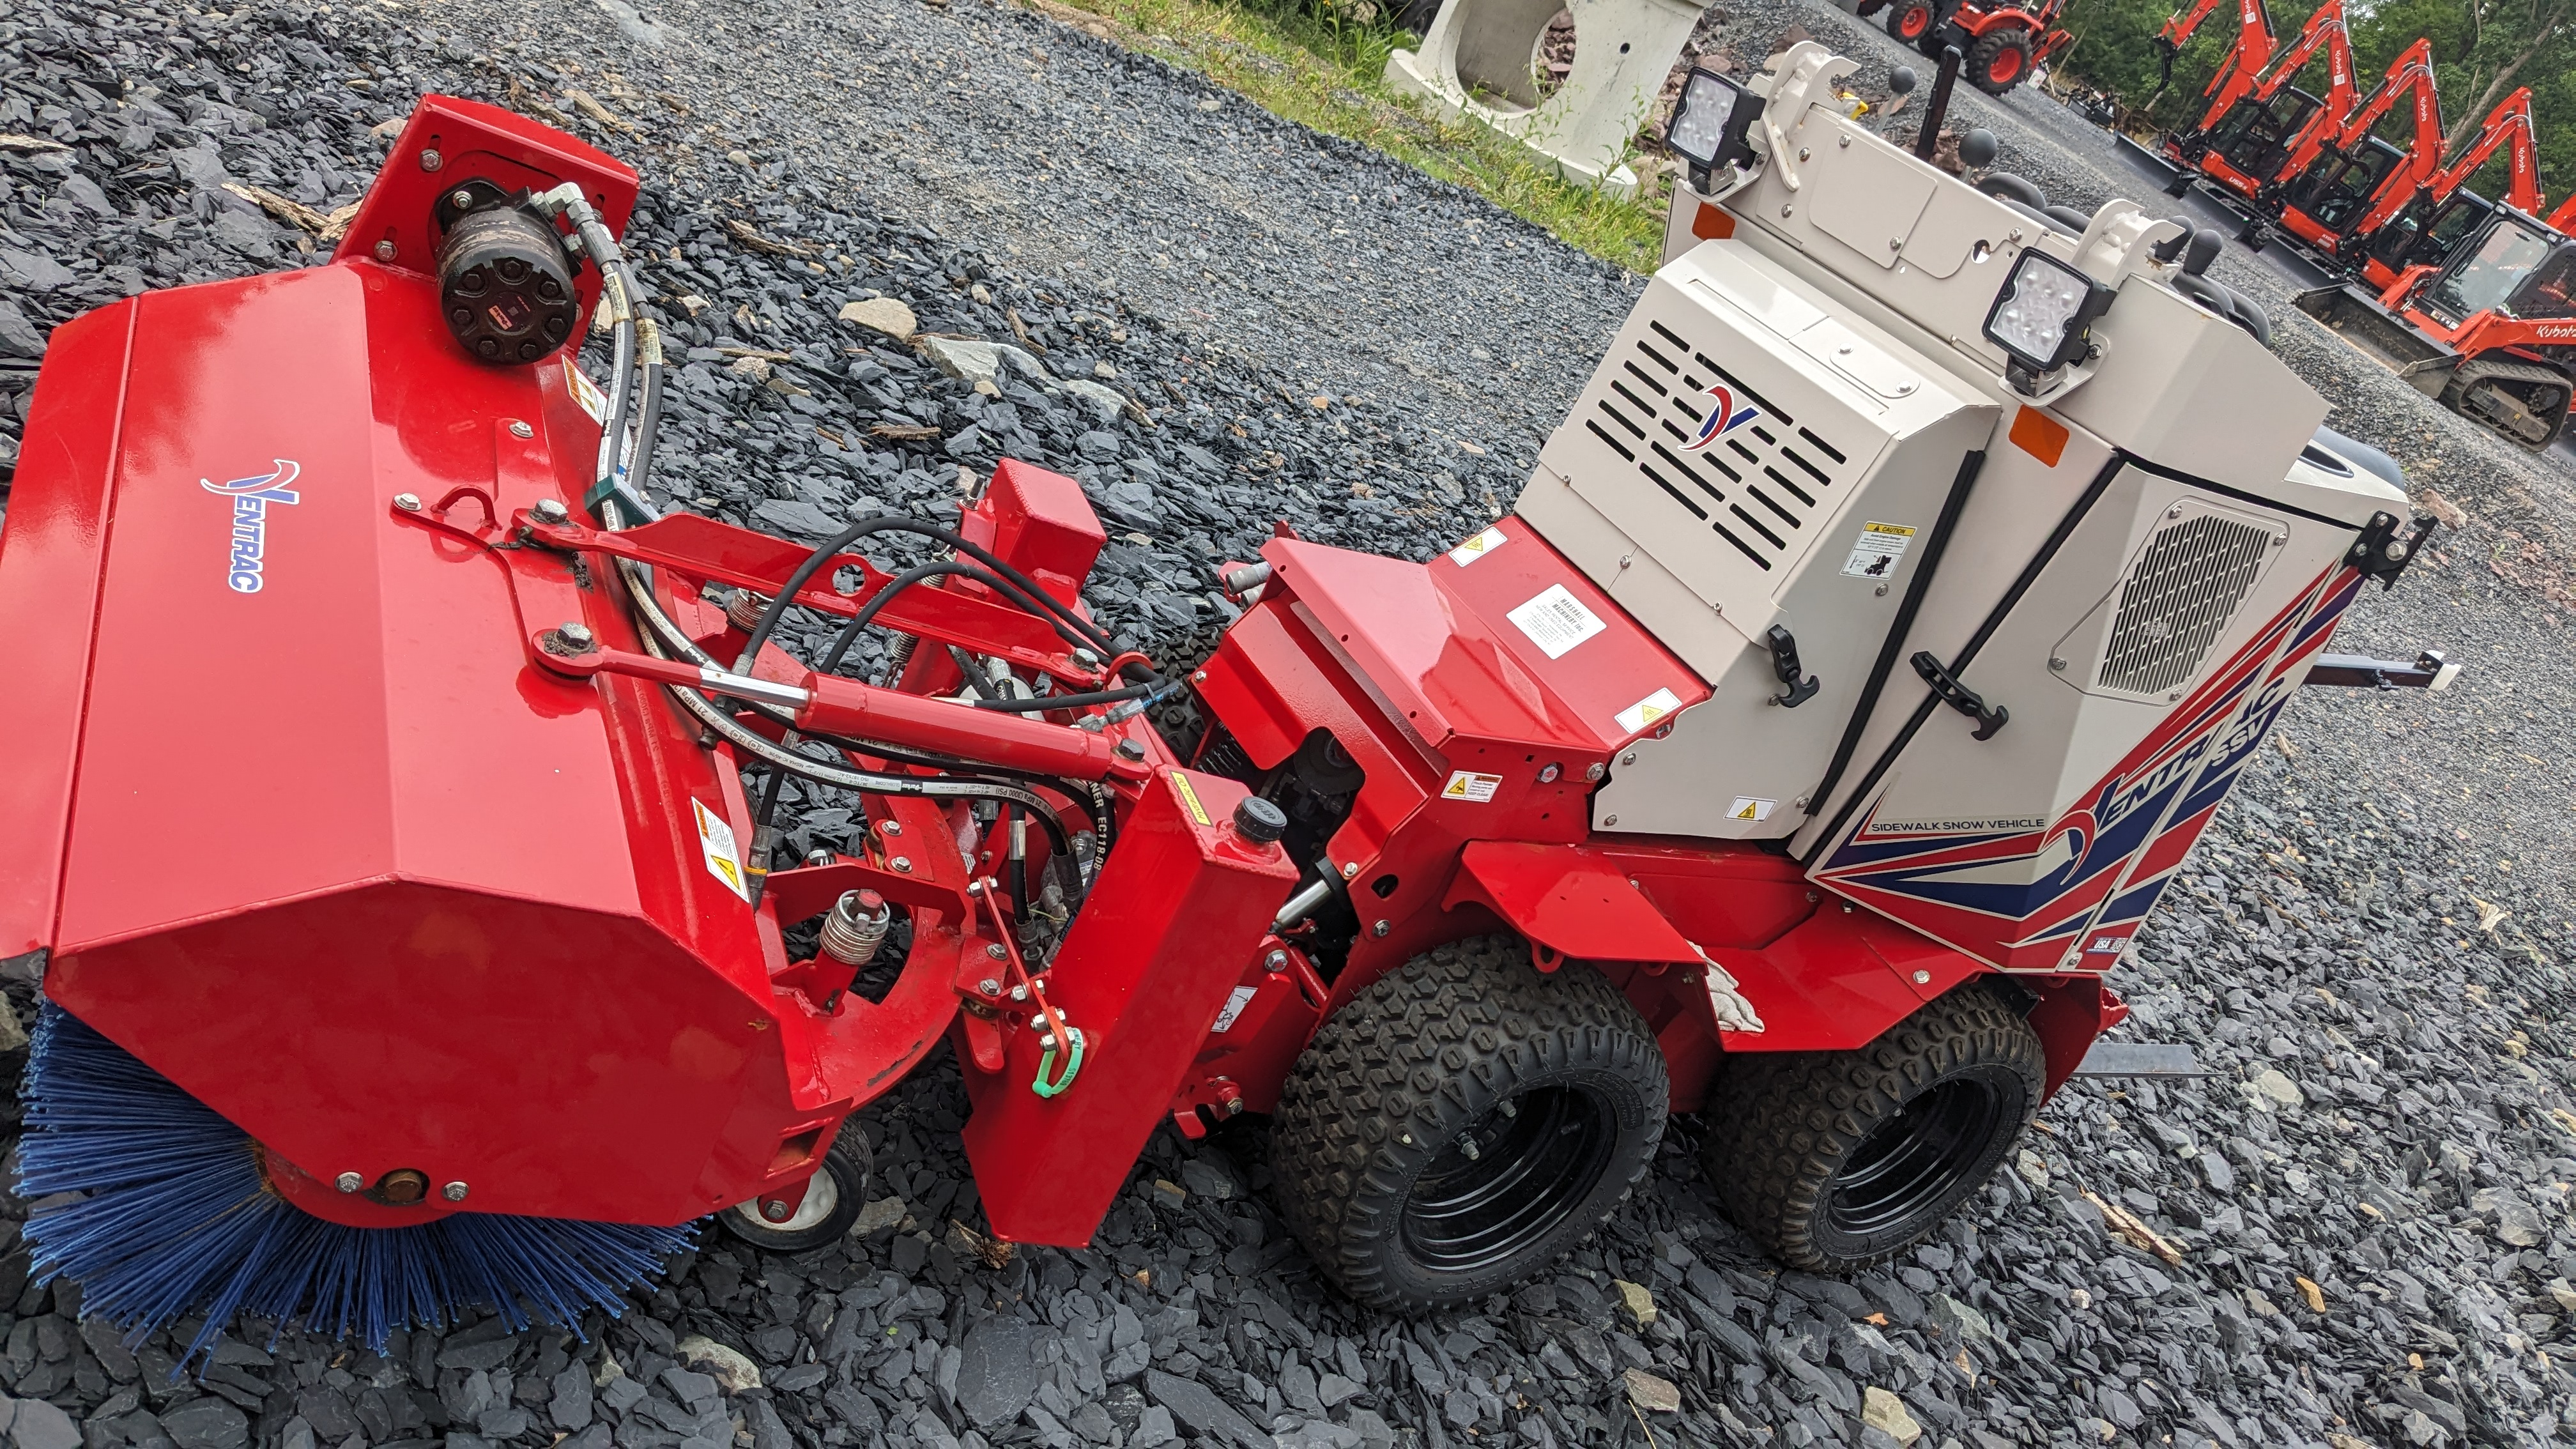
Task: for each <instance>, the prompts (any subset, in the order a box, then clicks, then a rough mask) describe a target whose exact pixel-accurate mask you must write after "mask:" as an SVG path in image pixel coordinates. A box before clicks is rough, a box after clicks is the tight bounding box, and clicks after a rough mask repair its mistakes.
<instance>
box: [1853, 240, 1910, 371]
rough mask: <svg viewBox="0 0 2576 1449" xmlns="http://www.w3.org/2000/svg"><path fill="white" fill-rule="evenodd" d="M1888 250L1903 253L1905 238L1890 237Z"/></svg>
mask: <svg viewBox="0 0 2576 1449" xmlns="http://www.w3.org/2000/svg"><path fill="white" fill-rule="evenodd" d="M1887 249H1888V250H1889V251H1892V252H1901V251H1903V250H1905V238H1903V237H1901V236H1892V237H1889V238H1888V239H1887ZM1843 350H1844V351H1846V352H1848V351H1850V350H1851V349H1849V348H1845V349H1843Z"/></svg>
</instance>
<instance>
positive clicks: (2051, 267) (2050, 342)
mask: <svg viewBox="0 0 2576 1449" xmlns="http://www.w3.org/2000/svg"><path fill="white" fill-rule="evenodd" d="M2111 296H2112V292H2111V289H2110V288H2108V287H2106V286H2103V285H2102V284H2101V283H2099V282H2097V281H2094V280H2093V279H2092V278H2091V277H2088V276H2086V275H2084V274H2083V273H2082V272H2079V271H2077V270H2075V268H2073V267H2072V266H2069V265H2067V264H2066V263H2064V262H2061V261H2059V260H2058V259H2057V258H2055V257H2052V256H2050V255H2049V254H2048V253H2046V252H2043V251H2040V250H2038V249H2036V248H2032V249H2029V250H2025V251H2024V252H2023V253H2022V254H2021V256H2020V258H2019V259H2017V260H2016V261H2014V263H2013V269H2012V272H2011V273H2010V274H2009V275H2007V276H2006V277H2005V278H2004V285H2003V290H2001V291H1999V292H1997V293H1995V304H1994V306H1992V307H1990V308H1988V309H1987V310H1986V326H1985V334H1986V340H1987V341H1989V342H1992V343H1993V344H1995V345H1996V346H1997V347H2000V348H2002V349H2003V350H2004V351H2005V352H2006V353H2007V354H2009V355H2010V357H2011V358H2012V360H2013V362H2014V363H2015V364H2016V366H2015V367H2014V368H2013V369H2012V372H2013V373H2014V374H2016V383H2018V382H2019V380H2020V377H2019V375H2022V374H2026V375H2028V376H2029V378H2030V379H2031V380H2032V381H2033V382H2036V380H2037V377H2038V375H2039V374H2041V373H2047V372H2053V371H2055V370H2057V369H2058V368H2061V367H2064V366H2065V365H2066V364H2068V363H2070V362H2073V361H2074V360H2076V359H2077V358H2079V357H2081V356H2083V355H2084V349H2085V346H2086V345H2087V342H2088V338H2087V336H2086V333H2087V332H2088V331H2089V330H2090V328H2091V327H2092V324H2093V319H2094V318H2096V317H2099V316H2101V315H2102V314H2103V313H2104V312H2105V311H2108V310H2109V309H2110V306H2111ZM2023 390H2024V391H2029V389H2028V388H2024V389H2023Z"/></svg>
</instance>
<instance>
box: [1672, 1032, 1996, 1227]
mask: <svg viewBox="0 0 2576 1449" xmlns="http://www.w3.org/2000/svg"><path fill="white" fill-rule="evenodd" d="M2046 1083H2047V1067H2046V1059H2045V1056H2044V1054H2043V1053H2042V1051H2041V1049H2040V1044H2039V1037H2038V1034H2037V1033H2035V1032H2033V1031H2032V1030H2031V1028H2030V1023H2028V1022H2026V1021H2024V1020H2022V1018H2021V1016H2020V1014H2019V1013H2018V1012H2016V1011H2014V1010H2013V1009H2012V1008H2011V1007H2009V1006H2007V1005H2006V1004H2005V1003H2004V1001H2003V999H2002V998H2001V997H2000V996H1998V995H1997V994H1996V993H1995V992H1994V991H1992V990H1990V989H1989V988H1987V987H1986V986H1984V985H1982V984H1979V983H1977V982H1969V983H1967V984H1965V985H1962V986H1960V987H1958V988H1956V989H1955V990H1953V991H1951V992H1950V993H1949V994H1947V995H1945V996H1943V997H1941V998H1940V999H1938V1000H1935V1001H1930V1002H1926V1003H1925V1004H1924V1005H1923V1006H1921V1007H1920V1008H1918V1009H1917V1010H1916V1011H1915V1013H1914V1014H1913V1015H1912V1016H1909V1017H1907V1018H1906V1019H1905V1020H1903V1021H1901V1022H1898V1023H1897V1024H1896V1025H1895V1026H1892V1027H1890V1028H1888V1029H1887V1031H1886V1032H1885V1033H1884V1034H1882V1035H1881V1036H1880V1037H1879V1038H1878V1040H1876V1041H1874V1042H1871V1043H1870V1044H1869V1045H1867V1046H1865V1047H1862V1048H1860V1049H1859V1050H1857V1051H1843V1052H1745V1053H1742V1054H1740V1055H1731V1056H1730V1057H1729V1058H1728V1061H1727V1066H1726V1070H1725V1072H1724V1074H1723V1075H1722V1076H1721V1077H1720V1079H1719V1081H1718V1084H1717V1087H1716V1090H1715V1091H1714V1092H1712V1093H1711V1096H1710V1105H1709V1110H1708V1120H1709V1123H1710V1129H1711V1130H1710V1132H1709V1134H1708V1141H1707V1144H1706V1147H1705V1149H1704V1151H1705V1158H1704V1162H1703V1165H1704V1166H1705V1168H1706V1171H1707V1175H1708V1180H1709V1181H1710V1182H1711V1183H1712V1184H1714V1185H1715V1188H1716V1193H1717V1198H1718V1202H1719V1204H1720V1206H1722V1207H1724V1208H1725V1209H1726V1212H1727V1215H1728V1216H1729V1217H1732V1218H1734V1219H1735V1223H1736V1226H1738V1227H1740V1228H1742V1229H1744V1231H1745V1232H1747V1233H1748V1234H1750V1235H1752V1237H1753V1239H1754V1240H1755V1241H1756V1242H1759V1243H1760V1244H1761V1245H1762V1246H1763V1247H1764V1248H1765V1249H1767V1250H1769V1251H1770V1253H1771V1255H1772V1256H1773V1257H1775V1258H1778V1259H1779V1260H1780V1261H1781V1262H1783V1263H1786V1264H1787V1265H1789V1266H1790V1267H1793V1268H1804V1269H1807V1270H1809V1271H1811V1272H1819V1273H1854V1272H1858V1271H1860V1270H1861V1269H1864V1268H1868V1267H1872V1266H1874V1265H1876V1264H1879V1263H1883V1262H1886V1261H1887V1260H1888V1259H1889V1258H1892V1257H1894V1256H1895V1255H1897V1254H1898V1253H1901V1252H1903V1251H1904V1250H1906V1249H1907V1248H1910V1247H1912V1246H1914V1244H1916V1243H1918V1242H1920V1241H1922V1240H1923V1238H1924V1237H1925V1236H1926V1235H1928V1234H1929V1233H1931V1231H1932V1230H1933V1229H1934V1228H1936V1227H1938V1226H1940V1224H1941V1222H1942V1220H1943V1219H1945V1218H1947V1217H1949V1215H1950V1214H1951V1213H1952V1212H1954V1211H1956V1210H1957V1209H1958V1207H1959V1205H1960V1204H1961V1203H1963V1202H1965V1201H1966V1200H1967V1199H1968V1197H1969V1196H1970V1195H1971V1194H1973V1193H1975V1192H1976V1191H1977V1189H1979V1188H1980V1187H1983V1186H1984V1185H1985V1183H1986V1179H1988V1178H1989V1177H1991V1176H1993V1175H1994V1171H1995V1169H1996V1168H1997V1167H1999V1166H2001V1165H2002V1163H2003V1160H2004V1157H2005V1155H2006V1154H2007V1153H2009V1152H2010V1151H2011V1150H2012V1146H2013V1143H2014V1142H2016V1141H2018V1140H2019V1139H2020V1137H2021V1134H2022V1132H2023V1130H2024V1129H2025V1128H2027V1127H2028V1126H2029V1125H2030V1121H2031V1118H2032V1117H2034V1116H2036V1115H2037V1114H2038V1111H2039V1100H2040V1096H2041V1093H2042V1092H2043V1090H2044V1089H2045V1087H2046ZM1983 1094H1991V1096H1992V1102H1991V1107H1990V1109H1989V1115H1988V1117H1987V1120H1986V1121H1985V1122H1984V1123H1983V1124H1982V1125H1977V1124H1974V1123H1972V1124H1971V1125H1970V1127H1969V1128H1968V1130H1966V1131H1964V1132H1962V1133H1961V1134H1960V1135H1961V1136H1962V1138H1963V1139H1964V1138H1967V1137H1974V1138H1977V1139H1979V1140H1975V1141H1973V1142H1967V1141H1964V1140H1963V1141H1962V1143H1961V1144H1960V1145H1959V1146H1958V1147H1957V1148H1955V1149H1953V1150H1951V1151H1949V1152H1944V1153H1941V1154H1940V1161H1939V1162H1938V1163H1936V1164H1933V1168H1934V1169H1937V1170H1927V1171H1926V1174H1925V1182H1924V1183H1923V1184H1922V1185H1921V1186H1920V1187H1919V1189H1918V1191H1917V1192H1916V1193H1915V1194H1913V1201H1911V1202H1910V1203H1904V1202H1900V1203H1899V1204H1897V1205H1895V1208H1894V1209H1893V1210H1894V1211H1895V1216H1894V1217H1893V1218H1892V1219H1889V1220H1885V1221H1879V1222H1876V1223H1874V1224H1873V1223H1869V1222H1865V1221H1864V1222H1862V1223H1860V1224H1859V1225H1858V1226H1855V1225H1854V1224H1853V1222H1852V1221H1851V1220H1852V1218H1853V1217H1854V1215H1855V1212H1856V1210H1857V1209H1858V1208H1861V1207H1865V1206H1866V1204H1855V1203H1853V1202H1850V1201H1848V1200H1844V1195H1845V1194H1846V1193H1847V1191H1848V1190H1850V1188H1851V1187H1852V1186H1853V1184H1854V1183H1855V1182H1862V1183H1866V1182H1867V1179H1868V1177H1869V1174H1870V1171H1871V1169H1872V1168H1873V1167H1874V1166H1883V1165H1885V1164H1887V1163H1888V1162H1889V1160H1890V1159H1889V1156H1888V1154H1886V1153H1885V1152H1883V1151H1881V1149H1883V1148H1886V1147H1889V1146H1892V1145H1898V1144H1912V1143H1919V1142H1923V1141H1925V1140H1926V1139H1925V1135H1924V1133H1923V1132H1922V1131H1921V1130H1920V1124H1921V1121H1922V1119H1923V1118H1924V1117H1925V1116H1926V1115H1934V1114H1937V1112H1938V1110H1939V1109H1940V1108H1942V1107H1944V1106H1945V1105H1948V1104H1951V1103H1955V1102H1958V1101H1960V1100H1963V1099H1965V1098H1974V1097H1977V1096H1979V1095H1983ZM1909 1106H1912V1107H1916V1108H1917V1109H1918V1110H1917V1113H1916V1114H1915V1117H1914V1118H1913V1119H1912V1120H1911V1121H1908V1120H1907V1119H1906V1116H1905V1113H1906V1109H1907V1108H1908V1107H1909ZM1881 1129H1885V1132H1884V1134H1883V1135H1882V1130H1881ZM1865 1147H1866V1148H1868V1149H1870V1151H1869V1152H1866V1153H1865V1152H1864V1151H1863V1149H1864V1148H1865Z"/></svg>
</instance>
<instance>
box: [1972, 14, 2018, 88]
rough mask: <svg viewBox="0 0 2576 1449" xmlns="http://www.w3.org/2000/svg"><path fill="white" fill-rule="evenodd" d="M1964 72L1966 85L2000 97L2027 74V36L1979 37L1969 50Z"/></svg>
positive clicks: (2012, 33) (2013, 33)
mask: <svg viewBox="0 0 2576 1449" xmlns="http://www.w3.org/2000/svg"><path fill="white" fill-rule="evenodd" d="M1964 70H1965V71H1966V73H1967V77H1968V84H1970V85H1972V86H1975V87H1976V88H1977V89H1979V90H1981V91H1984V92H1985V93H1986V94H1987V95H1990V96H1999V95H2002V94H2003V93H2004V92H2006V91H2009V90H2011V89H2012V88H2013V87H2014V86H2017V85H2020V84H2021V83H2022V81H2023V79H2024V78H2025V77H2027V76H2028V75H2029V74H2030V33H2029V32H2028V31H2025V30H1992V31H1988V32H1987V33H1985V34H1984V35H1980V36H1978V37H1977V39H1976V42H1975V43H1974V44H1972V45H1970V46H1969V47H1968V63H1967V65H1966V66H1965V67H1964Z"/></svg>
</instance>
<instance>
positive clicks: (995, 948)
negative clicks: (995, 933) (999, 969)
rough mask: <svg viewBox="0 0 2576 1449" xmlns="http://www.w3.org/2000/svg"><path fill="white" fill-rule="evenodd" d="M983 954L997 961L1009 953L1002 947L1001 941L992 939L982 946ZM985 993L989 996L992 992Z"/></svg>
mask: <svg viewBox="0 0 2576 1449" xmlns="http://www.w3.org/2000/svg"><path fill="white" fill-rule="evenodd" d="M984 954H985V955H987V956H990V957H992V958H993V959H994V960H996V961H999V960H1002V959H1003V958H1004V957H1006V956H1008V955H1009V954H1010V953H1009V952H1007V951H1005V950H1003V949H1002V943H1001V942H999V941H993V942H990V943H988V944H987V945H986V946H985V947H984ZM985 994H986V995H988V996H989V995H991V994H992V993H990V992H986V993H985Z"/></svg>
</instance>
